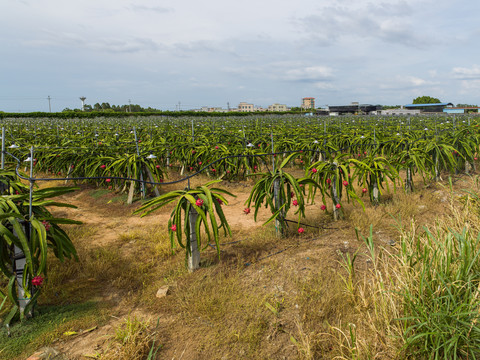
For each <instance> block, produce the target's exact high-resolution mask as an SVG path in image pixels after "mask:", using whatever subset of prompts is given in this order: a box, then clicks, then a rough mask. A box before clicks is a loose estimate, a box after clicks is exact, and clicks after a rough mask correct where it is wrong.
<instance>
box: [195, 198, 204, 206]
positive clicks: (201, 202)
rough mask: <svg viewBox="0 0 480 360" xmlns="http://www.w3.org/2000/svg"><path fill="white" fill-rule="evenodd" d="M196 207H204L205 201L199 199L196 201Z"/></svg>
mask: <svg viewBox="0 0 480 360" xmlns="http://www.w3.org/2000/svg"><path fill="white" fill-rule="evenodd" d="M195 205H197V206H202V205H203V200H202V199H197V201H195Z"/></svg>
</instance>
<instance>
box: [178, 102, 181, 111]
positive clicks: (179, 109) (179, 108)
mask: <svg viewBox="0 0 480 360" xmlns="http://www.w3.org/2000/svg"><path fill="white" fill-rule="evenodd" d="M178 111H181V107H180V101H179V102H178Z"/></svg>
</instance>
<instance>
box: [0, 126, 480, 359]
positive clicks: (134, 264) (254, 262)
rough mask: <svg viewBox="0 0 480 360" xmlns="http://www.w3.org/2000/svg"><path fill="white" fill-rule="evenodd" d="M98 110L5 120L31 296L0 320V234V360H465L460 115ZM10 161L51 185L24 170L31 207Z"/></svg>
mask: <svg viewBox="0 0 480 360" xmlns="http://www.w3.org/2000/svg"><path fill="white" fill-rule="evenodd" d="M112 121H113V120H111V119H108V120H99V121H98V122H97V123H95V124H94V125H92V122H87V121H84V120H74V119H72V120H70V122H63V120H62V121H60V120H55V119H53V120H52V119H37V120H32V119H26V120H24V122H23V123H22V122H21V121H20V120H15V121H14V120H9V121H7V120H5V125H6V128H7V129H6V132H7V135H6V136H4V138H6V139H9V141H8V142H7V144H5V149H6V151H7V152H8V153H9V154H11V155H14V156H15V157H17V158H18V159H19V160H21V161H22V163H21V166H20V167H19V171H20V172H22V171H23V174H24V175H22V176H24V177H25V178H26V179H27V180H25V179H23V180H22V179H18V178H14V176H13V175H11V174H12V171H11V170H10V172H9V173H8V174H4V175H3V176H4V177H6V178H8V184H10V187H9V188H8V189H6V190H4V196H3V197H2V199H3V201H4V202H5V205H3V208H2V209H3V214H5V215H4V216H3V217H2V226H3V227H2V229H3V228H5V229H7V230H9V229H12V231H13V229H16V228H15V226H16V221H17V220H15V219H16V217H14V216H13V215H12V212H13V210H12V209H13V205H12V204H14V205H16V208H18V214H20V216H22V217H23V218H24V219H26V220H27V222H31V223H32V224H34V225H32V226H34V229H35V232H34V233H31V234H30V236H29V237H28V241H30V243H29V244H30V245H29V248H30V249H31V250H32V264H33V265H32V269H31V270H29V271H31V275H25V277H26V281H27V283H26V285H25V287H26V288H27V287H28V286H29V287H30V288H33V289H35V290H36V291H34V292H32V294H36V293H38V295H37V296H38V298H35V300H36V302H37V305H36V306H35V307H34V310H33V314H34V317H33V318H30V319H25V320H23V321H18V319H19V317H20V316H22V314H21V313H16V314H14V315H12V318H11V319H10V318H9V316H8V315H9V314H11V313H12V312H11V311H10V309H11V308H12V305H14V304H13V302H14V301H12V299H11V296H9V295H7V294H8V293H9V289H12V285H9V284H10V282H9V278H10V279H11V277H9V276H8V274H9V271H12V269H11V268H8V266H7V265H8V261H9V257H8V256H7V255H8V254H7V252H8V249H9V246H10V245H9V244H8V241H13V243H14V244H17V243H16V242H15V241H14V240H12V238H11V237H9V236H7V235H5V234H7V233H6V231H3V230H2V231H3V234H4V235H3V238H2V239H3V240H0V241H3V244H2V251H3V253H4V254H7V255H2V256H3V259H4V263H6V264H7V265H6V269H3V271H4V273H5V275H4V277H3V279H2V282H1V284H2V287H3V289H4V291H3V294H5V297H6V299H7V300H5V303H4V304H3V307H2V309H1V313H0V315H2V317H3V319H4V321H6V320H9V322H10V329H9V331H10V332H11V336H10V337H8V336H7V329H6V327H5V326H4V327H3V328H2V330H1V332H0V336H1V337H0V358H2V356H3V358H5V359H24V358H26V357H28V356H29V355H31V354H32V353H34V352H35V351H37V350H39V349H41V348H42V347H44V346H47V347H49V348H52V349H55V350H56V351H59V352H61V353H62V355H58V356H59V357H58V358H60V356H63V357H64V358H66V359H84V358H98V359H147V358H150V359H154V358H157V359H334V358H336V359H405V358H411V359H423V358H425V359H429V358H434V356H438V358H448V359H453V358H455V357H456V358H476V357H478V356H479V354H480V343H479V341H480V329H479V328H478V327H477V319H478V314H479V305H480V294H479V289H480V287H479V283H478V278H479V276H478V275H479V273H480V263H479V261H478V255H480V252H479V250H480V249H479V246H478V245H479V244H478V241H479V240H478V239H479V237H478V230H479V226H480V225H479V224H480V221H479V220H480V219H479V217H480V212H479V211H478V209H479V208H478V205H479V196H480V195H479V194H480V189H479V183H478V177H477V175H476V173H475V168H476V166H477V165H478V160H477V151H478V130H477V119H476V118H468V117H465V118H457V119H452V118H446V117H428V118H427V117H419V118H416V119H413V118H412V119H406V118H376V117H371V118H369V117H365V118H363V117H347V118H341V119H324V118H315V119H310V118H282V117H278V118H271V119H262V118H260V119H256V118H252V119H245V118H242V119H220V120H219V119H216V120H215V121H214V120H212V119H204V118H202V119H183V120H182V119H174V120H173V119H149V120H146V119H143V120H141V121H140V120H138V123H135V124H133V123H130V122H127V121H125V120H123V121H119V122H118V123H112ZM134 126H135V127H134ZM25 129H26V130H25ZM32 130H33V131H32ZM87 131H88V133H87ZM12 144H17V145H19V146H20V147H19V148H18V149H16V148H13V147H10V146H11V145H12ZM250 145H251V146H250ZM32 146H33V157H32V159H31V161H30V162H26V163H25V162H23V160H24V159H26V157H27V156H28V155H29V153H30V154H31V152H32V149H31V147H32ZM273 154H275V157H274V156H273ZM150 155H154V157H152V156H150ZM149 156H150V157H149ZM16 164H17V162H16V161H15V160H14V159H13V158H12V157H11V156H10V155H7V156H6V164H5V167H6V168H9V169H13V168H14V167H15V165H16ZM25 164H26V165H27V166H26V167H25ZM30 166H32V168H33V177H34V178H35V179H40V178H52V179H53V178H57V180H52V181H43V180H35V182H34V183H35V184H34V185H35V187H34V189H33V188H32V191H33V194H35V195H34V196H33V201H30V200H29V195H30V187H29V185H30V183H29V181H28V179H29V178H30V179H31V177H30V176H29V175H28V174H29V170H30V168H29V167H30ZM197 171H199V172H198V173H197ZM187 175H188V176H190V175H191V176H192V177H191V178H190V179H189V182H188V183H187V182H186V181H181V182H175V181H176V180H182V179H184V178H185V177H186V176H187ZM251 175H256V176H251ZM67 177H68V182H66V181H65V179H66V178H67ZM132 178H133V179H137V180H145V181H147V183H145V186H142V182H133V181H131V180H130V179H132ZM60 179H61V180H60ZM215 179H218V180H219V181H218V182H217V183H214V184H212V185H210V187H209V188H205V187H204V188H202V186H203V185H205V184H207V183H208V182H211V181H212V180H215ZM275 182H277V183H279V185H275ZM12 184H13V185H12ZM15 184H20V185H18V186H17V185H15ZM132 184H133V185H132ZM70 186H76V187H77V189H76V190H74V191H71V192H70V191H68V192H67V191H64V192H61V191H60V190H58V189H68V188H67V187H70ZM275 187H277V189H278V190H275ZM52 188H53V189H57V190H55V191H56V192H55V194H54V195H56V196H55V199H54V203H52V202H49V201H50V199H52V198H51V197H47V195H46V193H48V191H53V190H48V189H52ZM212 188H217V189H220V190H221V192H219V191H220V190H219V191H216V190H211V191H210V190H209V189H212ZM46 189H47V190H46ZM42 191H43V193H42ZM156 191H158V193H156ZM228 193H230V194H232V195H234V196H231V195H229V194H228ZM42 194H43V195H42ZM172 194H173V195H172ZM189 194H191V197H189V196H190V195H189ZM209 194H210V195H209ZM174 195H175V196H174ZM52 196H53V195H52ZM169 196H170V197H169ZM161 199H166V200H168V199H171V200H172V201H171V202H165V203H164V202H162V201H163V200H161ZM182 199H183V200H182ZM199 200H202V202H201V203H198V201H199ZM249 200H250V204H249ZM8 201H10V202H8ZM181 201H183V203H182V202H181ZM60 203H63V204H70V205H74V206H75V207H64V206H59V205H61V204H60ZM30 204H32V207H33V214H32V216H30V215H29V214H28V210H29V206H30ZM177 204H181V205H180V206H178V205H177ZM159 205H161V207H159V208H158V209H155V211H153V212H152V213H150V214H148V215H147V216H144V217H141V216H140V215H141V214H142V213H144V211H148V210H150V209H153V208H155V206H159ZM44 208H47V209H48V211H49V213H47V212H46V210H44ZM177 208H178V212H175V211H174V212H173V213H172V210H174V209H177ZM193 209H194V210H195V211H196V212H197V214H198V218H200V219H203V220H198V225H197V227H196V230H191V229H190V228H189V224H188V219H189V213H190V212H191V211H192V210H193ZM247 209H249V211H248V210H247ZM136 210H137V211H136ZM257 210H258V213H256V211H257ZM135 211H136V212H135ZM134 212H135V213H134ZM202 214H203V215H204V216H205V217H204V218H203V217H202ZM18 218H20V217H18ZM255 218H256V219H255ZM58 219H69V220H73V221H74V222H81V224H80V223H68V221H64V220H58ZM287 220H288V221H287ZM35 221H37V222H38V224H39V225H38V227H36V225H35V224H37V223H36V222H35ZM222 221H225V222H226V223H227V224H226V225H224V223H223V222H222ZM265 222H268V223H267V224H265V225H263V224H264V223H265ZM174 225H175V227H173V226H174ZM222 225H223V227H222ZM215 227H217V228H219V230H220V231H218V232H217V231H216V228H215ZM42 229H43V230H42ZM60 229H63V230H64V231H65V233H64V234H65V236H63V233H61V232H60V231H61V230H60ZM63 230H62V231H63ZM224 230H225V231H224ZM42 231H44V232H42ZM229 233H230V234H229ZM16 234H17V235H18V231H17V232H16ZM42 234H44V236H43V235H42ZM209 235H210V239H208V236H209ZM194 236H196V237H197V239H198V238H199V239H200V240H199V244H200V248H201V249H202V250H201V251H200V265H199V268H198V269H196V270H195V271H189V270H188V268H187V266H186V259H187V257H188V255H189V254H188V251H186V250H185V248H183V247H182V245H186V246H187V249H188V248H189V246H190V243H189V240H190V239H193V237H194ZM42 241H45V243H46V244H47V243H48V245H49V248H48V250H47V249H46V248H45V249H43V248H42V245H41V244H42ZM70 241H71V244H72V245H73V246H74V250H71V249H70V247H69V245H68V244H69V243H70ZM20 245H21V244H20V243H19V246H20ZM172 245H173V248H172ZM62 246H63V247H62ZM25 249H26V248H25ZM60 249H61V250H60ZM60 253H61V254H64V255H65V259H64V261H61V259H59V257H60V258H61V256H59V255H58V254H60ZM46 254H48V256H46ZM67 255H70V259H68V256H67ZM75 255H76V256H75ZM186 255H187V257H186ZM75 257H78V261H77V260H75ZM47 258H48V261H46V259H47ZM44 259H45V264H44V268H42V264H43V260H44ZM27 269H28V268H27ZM39 269H41V271H39ZM25 273H27V271H25ZM35 276H41V277H42V279H44V281H43V283H42V284H41V285H40V286H36V285H32V284H30V285H29V284H28V282H32V280H33V279H34V278H35ZM13 289H15V287H13ZM13 300H15V299H13ZM52 351H53V350H52ZM432 354H433V355H432Z"/></svg>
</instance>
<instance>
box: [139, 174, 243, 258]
mask: <svg viewBox="0 0 480 360" xmlns="http://www.w3.org/2000/svg"><path fill="white" fill-rule="evenodd" d="M218 182H220V180H213V181H210V182H208V183H206V184H205V185H202V186H198V187H196V188H195V189H190V190H189V189H185V190H176V191H171V192H168V193H166V194H164V195H161V196H158V197H156V198H153V199H152V200H149V201H147V202H146V203H145V204H143V205H142V206H141V207H140V208H138V209H137V210H135V212H134V213H135V214H139V213H141V214H142V215H141V216H146V215H148V214H150V213H152V212H154V211H156V210H158V209H160V208H162V207H163V206H165V205H167V204H170V203H172V202H176V205H175V207H174V209H173V211H172V213H171V215H170V220H169V221H168V229H169V234H170V243H171V247H172V250H173V249H174V248H175V239H176V241H177V243H178V245H180V247H182V248H184V249H185V257H186V258H188V256H189V255H191V248H190V241H191V232H190V222H189V218H190V213H191V212H193V211H194V212H196V213H197V214H198V216H197V219H196V223H195V235H196V238H197V244H198V248H199V249H205V248H206V247H207V246H208V244H209V243H210V241H212V240H214V241H215V244H216V248H217V252H218V256H220V238H219V230H221V229H223V231H224V234H225V235H227V234H228V235H231V231H230V226H229V225H228V222H227V219H226V218H225V215H224V213H223V209H222V205H223V204H225V205H228V201H227V199H226V198H225V195H229V196H235V195H233V194H231V193H230V192H228V191H226V190H223V189H220V188H210V187H211V186H212V185H213V184H215V183H218ZM198 200H201V201H202V203H201V205H198V203H197V201H198ZM217 216H218V219H219V221H220V223H218V221H217V219H216V217H217ZM202 225H203V230H204V232H205V234H206V236H207V239H206V241H205V243H204V244H202V231H201V229H202ZM184 236H185V242H184V241H183V237H184Z"/></svg>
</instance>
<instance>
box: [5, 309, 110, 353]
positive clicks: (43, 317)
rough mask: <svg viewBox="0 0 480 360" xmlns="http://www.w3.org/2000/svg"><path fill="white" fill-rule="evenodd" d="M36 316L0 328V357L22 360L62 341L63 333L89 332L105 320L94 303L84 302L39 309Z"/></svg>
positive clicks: (103, 312) (102, 313)
mask: <svg viewBox="0 0 480 360" xmlns="http://www.w3.org/2000/svg"><path fill="white" fill-rule="evenodd" d="M36 310H37V313H36V316H35V317H34V318H32V319H29V320H28V321H25V322H22V323H15V324H13V325H12V327H11V328H10V333H11V335H10V336H8V334H7V329H6V328H5V327H2V328H1V329H0V358H2V359H11V360H15V359H24V358H25V355H27V354H29V353H32V352H33V351H34V350H36V349H38V348H39V347H41V346H45V345H49V344H51V343H52V342H53V341H55V340H56V339H62V338H65V337H66V335H64V333H65V332H68V331H75V332H81V331H82V330H87V329H90V328H92V327H94V326H100V325H102V324H103V323H105V321H106V316H105V309H104V308H102V307H101V306H100V305H99V304H98V303H95V302H86V303H81V304H72V305H64V306H39V307H37V309H36Z"/></svg>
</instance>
